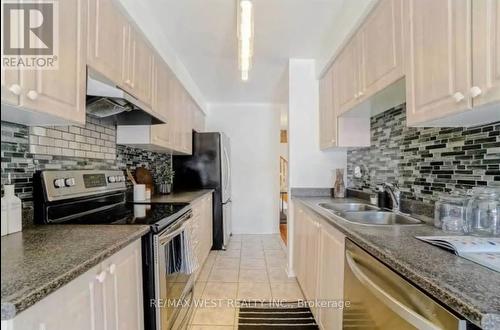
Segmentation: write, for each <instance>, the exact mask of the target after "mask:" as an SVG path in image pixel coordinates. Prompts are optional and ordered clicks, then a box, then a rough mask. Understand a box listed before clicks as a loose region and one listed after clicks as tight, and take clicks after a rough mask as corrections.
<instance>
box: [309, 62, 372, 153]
mask: <svg viewBox="0 0 500 330" xmlns="http://www.w3.org/2000/svg"><path fill="white" fill-rule="evenodd" d="M337 68H338V67H337V66H335V65H333V66H331V67H330V69H328V71H327V72H326V73H325V75H324V76H323V77H322V78H321V79H320V80H319V147H320V149H321V150H326V149H329V148H334V147H366V146H369V145H370V117H369V116H364V115H362V116H359V115H352V114H350V113H349V114H346V115H345V116H340V114H339V113H338V109H339V105H338V102H339V98H338V97H337V94H336V93H337V88H336V87H338V86H337V84H341V82H339V81H336V80H335V79H334V78H335V76H336V73H337V72H336V69H337Z"/></svg>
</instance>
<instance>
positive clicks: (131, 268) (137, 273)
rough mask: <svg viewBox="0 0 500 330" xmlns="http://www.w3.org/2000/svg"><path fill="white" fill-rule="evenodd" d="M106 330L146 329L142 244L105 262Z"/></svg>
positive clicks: (132, 245)
mask: <svg viewBox="0 0 500 330" xmlns="http://www.w3.org/2000/svg"><path fill="white" fill-rule="evenodd" d="M102 269H103V271H104V272H106V278H105V281H104V282H103V287H104V302H105V304H104V315H105V316H106V317H105V320H106V327H105V328H106V329H120V330H121V329H124V330H127V329H130V330H136V329H137V330H140V329H144V311H143V294H142V257H141V241H140V240H137V241H135V242H134V243H132V244H130V245H129V246H127V247H125V248H124V249H122V250H121V251H119V252H118V253H116V254H114V255H113V256H111V257H110V258H108V259H107V260H106V261H104V262H103V265H102Z"/></svg>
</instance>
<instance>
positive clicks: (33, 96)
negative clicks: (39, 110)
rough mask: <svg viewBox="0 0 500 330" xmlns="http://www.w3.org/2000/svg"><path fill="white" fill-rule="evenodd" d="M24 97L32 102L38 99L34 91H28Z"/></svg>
mask: <svg viewBox="0 0 500 330" xmlns="http://www.w3.org/2000/svg"><path fill="white" fill-rule="evenodd" d="M26 96H27V97H28V98H29V99H30V100H32V101H34V100H36V99H37V98H38V93H37V92H36V91H34V90H30V91H29V92H28V93H27V94H26Z"/></svg>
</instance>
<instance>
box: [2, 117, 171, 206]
mask: <svg viewBox="0 0 500 330" xmlns="http://www.w3.org/2000/svg"><path fill="white" fill-rule="evenodd" d="M1 132H2V147H1V155H2V187H3V184H5V183H6V181H7V177H8V175H9V173H10V174H11V178H12V181H13V183H14V184H15V192H16V194H17V195H18V196H19V198H21V199H22V200H23V203H24V205H25V206H30V205H31V203H30V202H31V200H32V191H33V187H32V179H33V173H34V172H35V171H36V170H43V169H68V170H69V169H125V168H127V167H128V168H130V169H131V170H132V171H133V170H134V169H135V168H136V167H141V166H144V167H146V168H148V169H151V170H153V171H154V169H155V168H156V167H157V166H158V165H159V164H164V163H165V162H171V155H170V154H166V153H157V152H152V151H146V150H142V149H136V148H130V147H126V146H122V145H117V144H116V127H115V126H114V125H112V124H108V123H106V122H103V121H100V120H99V119H95V118H92V117H87V123H86V125H84V126H51V127H27V126H24V125H19V124H14V123H9V122H3V121H2V123H1ZM2 191H3V188H2Z"/></svg>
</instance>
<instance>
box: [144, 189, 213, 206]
mask: <svg viewBox="0 0 500 330" xmlns="http://www.w3.org/2000/svg"><path fill="white" fill-rule="evenodd" d="M213 191H214V190H213V189H200V190H193V191H182V192H173V193H171V194H170V195H154V196H152V197H151V202H152V203H192V202H194V201H195V200H197V199H198V198H200V197H203V196H204V195H206V194H209V193H212V192H213Z"/></svg>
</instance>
